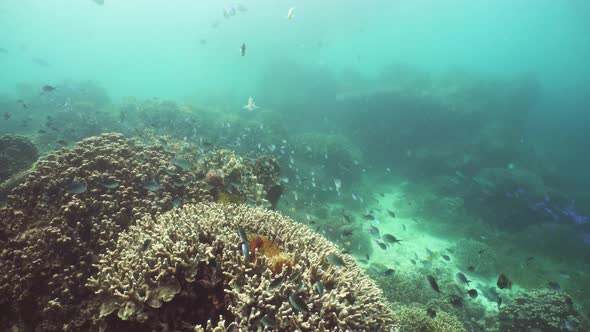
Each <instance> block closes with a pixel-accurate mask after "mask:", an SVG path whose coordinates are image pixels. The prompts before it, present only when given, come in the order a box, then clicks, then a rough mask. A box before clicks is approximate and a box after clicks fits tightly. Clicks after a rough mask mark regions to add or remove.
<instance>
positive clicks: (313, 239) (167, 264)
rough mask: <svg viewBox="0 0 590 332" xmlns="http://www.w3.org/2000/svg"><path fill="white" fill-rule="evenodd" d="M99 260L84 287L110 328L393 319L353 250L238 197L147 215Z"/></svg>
mask: <svg viewBox="0 0 590 332" xmlns="http://www.w3.org/2000/svg"><path fill="white" fill-rule="evenodd" d="M240 227H242V228H243V230H242V231H241V232H239V231H238V229H239V228H240ZM239 233H240V234H239ZM244 233H245V234H248V235H244ZM245 237H247V240H248V242H249V249H253V250H246V249H245V247H247V246H248V244H244V243H241V241H243V240H244V238H245ZM277 258H279V259H278V260H277ZM279 261H280V263H279V264H277V262H279ZM97 267H98V273H96V275H94V276H92V277H91V278H90V279H89V283H88V285H89V286H90V287H91V288H92V289H94V290H95V291H96V293H97V294H98V295H99V296H100V297H101V301H102V307H101V314H100V315H97V317H96V319H97V324H99V325H100V326H103V327H104V328H106V329H107V331H108V330H113V331H115V330H117V331H126V330H137V329H140V330H149V329H153V328H164V329H172V330H197V331H203V330H205V331H225V330H236V329H237V330H242V331H262V330H264V329H265V326H266V327H269V329H272V330H280V331H345V330H346V331H351V330H352V331H355V330H356V331H358V330H364V331H369V330H373V331H387V330H389V329H390V328H393V323H394V319H393V316H392V315H391V312H390V310H389V308H388V307H387V306H386V305H385V302H384V299H383V294H382V292H381V290H379V289H378V288H377V287H376V285H375V284H374V283H373V282H372V281H371V279H369V278H368V277H367V276H366V275H365V273H364V272H363V271H362V270H361V269H360V268H359V267H357V266H356V265H355V262H354V259H353V258H352V257H350V256H348V255H341V254H340V253H339V250H338V249H337V247H335V246H334V245H333V244H331V243H330V242H328V241H327V240H325V239H324V238H323V237H321V236H320V235H318V234H317V233H314V232H313V231H312V230H310V229H309V228H308V227H306V226H303V225H301V224H298V223H296V222H294V221H292V220H290V219H289V218H287V217H283V216H281V215H280V214H278V213H275V212H272V211H268V210H263V209H259V208H258V209H254V208H249V207H247V206H244V205H220V204H215V203H203V204H198V205H188V206H185V207H183V208H182V209H176V210H173V211H170V212H168V213H165V214H163V215H160V216H158V217H156V218H151V217H146V218H143V219H141V220H140V221H138V222H137V223H136V224H135V225H133V226H131V227H130V228H129V229H128V230H127V231H126V232H124V233H122V234H121V235H120V236H119V239H118V241H117V245H116V247H115V248H114V249H112V250H109V251H108V252H107V253H106V254H103V255H101V256H100V258H99V260H98V265H97Z"/></svg>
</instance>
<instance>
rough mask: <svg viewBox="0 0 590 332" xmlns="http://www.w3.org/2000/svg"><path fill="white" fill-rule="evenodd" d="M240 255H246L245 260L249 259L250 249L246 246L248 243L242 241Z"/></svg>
mask: <svg viewBox="0 0 590 332" xmlns="http://www.w3.org/2000/svg"><path fill="white" fill-rule="evenodd" d="M242 255H244V257H246V260H248V259H250V249H249V248H248V245H247V244H245V243H242Z"/></svg>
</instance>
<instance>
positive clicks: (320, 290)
mask: <svg viewBox="0 0 590 332" xmlns="http://www.w3.org/2000/svg"><path fill="white" fill-rule="evenodd" d="M314 286H315V289H316V291H318V295H319V296H322V295H324V284H322V282H321V281H319V280H318V281H317V282H316V283H315V285H314Z"/></svg>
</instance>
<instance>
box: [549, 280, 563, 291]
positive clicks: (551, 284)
mask: <svg viewBox="0 0 590 332" xmlns="http://www.w3.org/2000/svg"><path fill="white" fill-rule="evenodd" d="M547 286H549V288H551V289H553V290H561V287H560V286H559V284H558V283H557V282H555V281H549V282H548V283H547Z"/></svg>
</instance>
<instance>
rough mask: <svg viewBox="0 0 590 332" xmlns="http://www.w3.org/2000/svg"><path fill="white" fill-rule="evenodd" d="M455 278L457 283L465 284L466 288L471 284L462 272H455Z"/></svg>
mask: <svg viewBox="0 0 590 332" xmlns="http://www.w3.org/2000/svg"><path fill="white" fill-rule="evenodd" d="M455 278H456V279H457V281H459V282H460V283H463V284H466V285H467V286H469V283H470V282H471V280H468V279H467V277H466V276H465V275H464V274H463V272H457V274H455Z"/></svg>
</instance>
